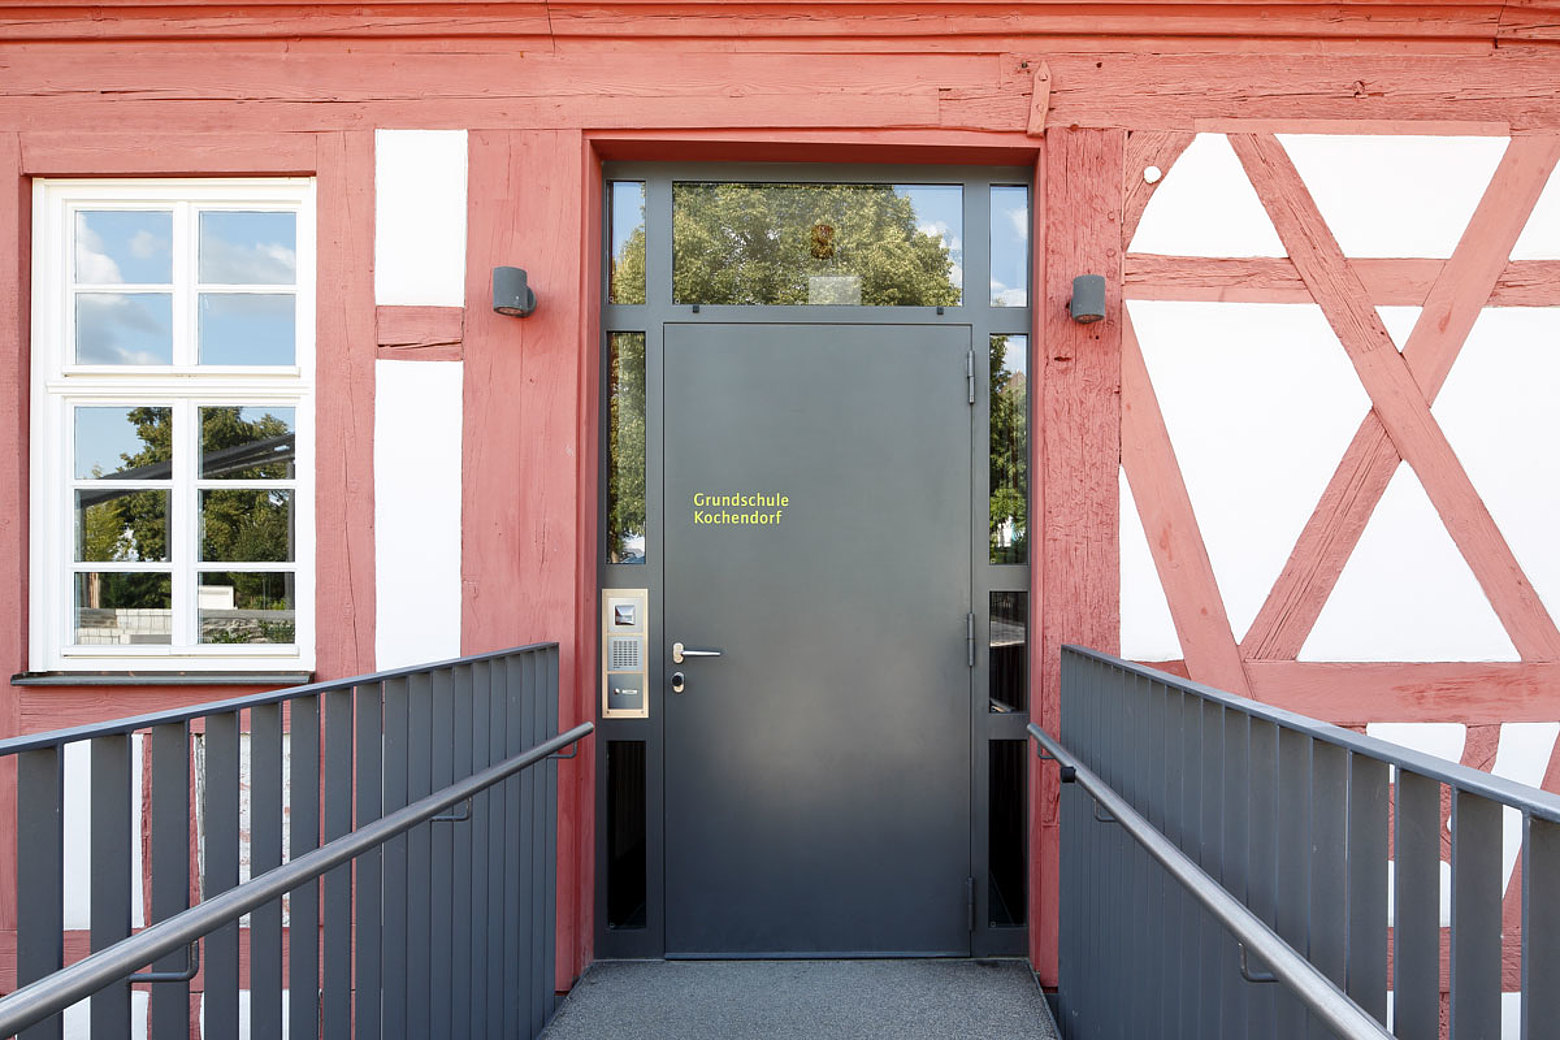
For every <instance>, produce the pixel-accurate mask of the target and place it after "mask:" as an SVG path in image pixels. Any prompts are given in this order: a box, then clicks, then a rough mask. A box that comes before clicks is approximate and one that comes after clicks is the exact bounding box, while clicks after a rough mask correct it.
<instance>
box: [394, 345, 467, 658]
mask: <svg viewBox="0 0 1560 1040" xmlns="http://www.w3.org/2000/svg"><path fill="white" fill-rule="evenodd" d="M463 368H464V366H463V365H462V363H461V362H458V361H379V362H376V363H375V369H374V371H375V389H374V561H375V562H374V567H375V585H376V587H377V601H378V604H377V612H376V613H377V629H376V635H375V653H376V658H377V662H378V667H380V668H381V669H384V668H399V667H403V666H406V665H414V664H422V663H425V662H428V661H439V660H444V659H447V658H451V657H458V656H459V655H460V540H461V534H460V494H461V393H462V389H461V387H462V378H463Z"/></svg>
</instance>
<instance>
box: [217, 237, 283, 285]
mask: <svg viewBox="0 0 1560 1040" xmlns="http://www.w3.org/2000/svg"><path fill="white" fill-rule="evenodd" d="M297 269H298V252H297V250H295V249H291V248H289V247H288V246H285V245H283V244H282V243H280V242H254V243H251V244H249V245H244V244H241V243H238V242H228V241H225V240H223V239H220V238H215V237H207V238H206V239H205V240H204V241H203V242H202V243H201V247H200V279H201V281H202V282H205V283H207V284H222V285H290V284H292V281H293V277H294V272H295V271H296V270H297Z"/></svg>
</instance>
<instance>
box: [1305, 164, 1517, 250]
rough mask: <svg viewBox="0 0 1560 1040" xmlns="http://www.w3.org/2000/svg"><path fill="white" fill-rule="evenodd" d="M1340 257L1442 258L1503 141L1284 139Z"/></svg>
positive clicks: (1474, 202) (1486, 182) (1478, 194)
mask: <svg viewBox="0 0 1560 1040" xmlns="http://www.w3.org/2000/svg"><path fill="white" fill-rule="evenodd" d="M1279 140H1280V141H1282V142H1283V145H1284V148H1285V149H1286V150H1287V151H1288V152H1289V156H1290V158H1291V159H1292V160H1294V164H1295V168H1296V169H1297V170H1299V171H1300V177H1301V179H1303V180H1304V181H1305V185H1306V187H1307V188H1309V189H1310V191H1311V197H1312V198H1314V199H1315V200H1316V206H1317V208H1318V209H1319V210H1321V213H1322V217H1323V219H1325V220H1326V221H1327V226H1328V227H1330V228H1331V229H1332V233H1333V236H1334V237H1335V238H1337V240H1338V245H1339V246H1341V247H1342V248H1343V252H1344V255H1345V256H1358V257H1448V256H1451V255H1452V250H1453V249H1454V248H1456V246H1457V242H1458V240H1459V239H1460V238H1462V233H1463V230H1464V229H1465V228H1466V227H1467V226H1468V219H1469V218H1470V217H1472V216H1473V211H1474V208H1475V207H1477V206H1478V204H1479V199H1480V198H1482V197H1483V195H1484V189H1485V188H1487V187H1488V186H1489V183H1490V178H1491V177H1492V176H1494V174H1495V167H1496V166H1498V165H1499V164H1500V158H1501V156H1502V155H1503V154H1504V153H1505V151H1506V138H1504V137H1415V136H1381V137H1363V136H1353V135H1342V134H1337V135H1317V134H1282V135H1280V137H1279Z"/></svg>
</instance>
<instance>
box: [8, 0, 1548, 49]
mask: <svg viewBox="0 0 1560 1040" xmlns="http://www.w3.org/2000/svg"><path fill="white" fill-rule="evenodd" d="M445 34H448V35H456V36H460V35H464V36H468V37H483V36H521V37H525V36H530V37H537V38H539V40H538V42H539V43H545V42H546V41H547V40H548V39H559V38H578V37H589V38H602V39H614V38H619V39H620V38H624V37H627V36H629V35H637V36H640V37H658V38H666V37H670V38H698V37H703V38H710V39H718V40H742V39H747V40H807V39H819V38H849V37H867V38H871V37H891V38H909V39H914V38H924V37H949V36H952V37H959V36H1007V35H1013V36H1025V37H1036V36H1038V37H1056V36H1067V35H1097V36H1107V37H1109V36H1119V37H1143V36H1147V37H1162V38H1175V37H1187V38H1193V39H1197V38H1219V37H1248V38H1267V39H1294V40H1327V39H1334V38H1344V39H1383V40H1395V41H1401V40H1444V39H1451V40H1468V41H1480V42H1484V43H1486V44H1491V45H1492V44H1494V43H1495V42H1496V40H1497V39H1503V40H1511V41H1520V40H1529V39H1535V40H1543V39H1548V38H1549V37H1548V36H1546V35H1545V33H1544V23H1543V20H1542V18H1541V17H1523V16H1522V14H1521V13H1510V14H1507V15H1505V16H1503V15H1502V5H1501V4H1497V3H1492V2H1482V3H1480V2H1469V3H1458V4H1439V5H1437V4H1427V3H1423V2H1419V3H1400V2H1394V0H1377V2H1374V3H1370V2H1356V3H1351V4H1346V5H1332V6H1328V7H1327V8H1325V16H1321V15H1318V14H1317V13H1315V12H1314V11H1311V10H1308V9H1307V8H1306V7H1305V6H1302V5H1297V4H1254V3H1227V2H1207V0H1204V2H1188V0H1179V2H1169V3H1166V2H1153V0H1149V2H1140V3H1137V4H1131V5H1126V4H1110V5H1099V4H1077V3H1061V2H1036V0H1029V2H1025V3H1009V4H997V3H991V2H989V0H988V2H956V3H946V2H945V3H940V4H935V5H924V4H923V5H918V6H907V5H902V4H886V3H874V2H871V0H865V2H863V0H855V2H842V3H832V4H828V5H818V4H810V3H800V2H786V3H774V2H771V3H764V4H741V5H733V4H729V3H719V2H711V0H701V2H690V0H682V2H673V3H656V4H642V3H635V2H632V0H629V2H617V3H610V2H609V3H602V2H594V3H592V2H581V3H558V2H554V3H550V4H545V5H544V4H537V3H496V2H491V0H489V2H477V3H453V2H448V0H445V2H441V0H419V2H415V3H401V2H398V0H379V2H377V3H369V4H362V5H350V4H344V3H336V2H333V3H324V4H319V5H317V6H315V5H301V4H296V3H286V4H274V5H271V4H257V3H249V4H232V5H222V6H220V7H217V6H213V7H211V8H208V9H206V10H202V9H200V8H198V7H191V6H190V5H188V4H184V5H179V4H173V3H169V2H167V0H159V2H134V3H128V2H122V0H121V2H118V3H104V4H92V5H90V6H89V5H86V4H82V3H80V2H79V0H70V2H60V3H54V4H50V5H48V6H47V7H30V6H26V5H23V4H19V3H15V2H13V3H10V4H6V5H4V6H0V39H12V40H17V41H42V40H68V39H114V38H121V37H141V38H146V37H152V36H166V37H171V38H179V37H187V36H195V35H204V36H208V37H209V36H213V35H224V36H228V37H230V38H238V39H270V38H302V39H310V38H318V37H331V36H345V37H349V38H350V37H362V38H370V39H372V38H383V37H429V36H435V35H445Z"/></svg>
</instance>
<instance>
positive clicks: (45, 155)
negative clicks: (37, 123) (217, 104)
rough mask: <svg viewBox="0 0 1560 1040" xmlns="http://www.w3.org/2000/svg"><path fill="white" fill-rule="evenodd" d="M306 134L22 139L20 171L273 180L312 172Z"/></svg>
mask: <svg viewBox="0 0 1560 1040" xmlns="http://www.w3.org/2000/svg"><path fill="white" fill-rule="evenodd" d="M318 155H319V153H318V149H317V148H316V146H315V141H314V135H313V134H311V133H287V132H281V133H222V132H214V133H184V132H179V131H176V130H172V131H170V130H164V131H161V132H148V133H135V134H129V133H120V132H116V131H106V132H103V133H94V134H91V135H90V136H83V135H81V134H78V133H62V132H58V131H47V130H38V131H31V132H29V133H25V134H23V135H22V169H23V171H24V172H25V173H27V174H29V175H31V176H35V177H71V176H77V177H104V176H117V177H129V176H136V177H230V176H241V175H244V174H253V175H255V176H265V177H278V176H286V175H288V174H298V175H308V174H312V173H314V171H315V168H316V163H317V162H318Z"/></svg>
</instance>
